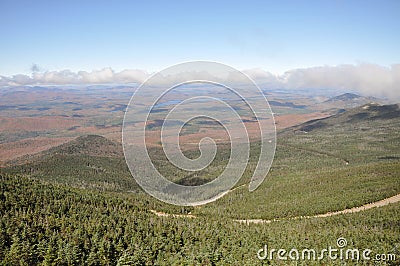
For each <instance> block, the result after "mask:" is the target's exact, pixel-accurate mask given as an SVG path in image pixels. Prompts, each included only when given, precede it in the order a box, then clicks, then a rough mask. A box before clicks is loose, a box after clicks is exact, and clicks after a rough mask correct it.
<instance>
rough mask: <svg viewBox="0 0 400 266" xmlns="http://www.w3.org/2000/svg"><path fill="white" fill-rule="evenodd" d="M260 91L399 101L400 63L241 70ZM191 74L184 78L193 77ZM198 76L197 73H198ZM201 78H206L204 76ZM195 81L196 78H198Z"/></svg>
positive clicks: (11, 81)
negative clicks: (324, 91)
mask: <svg viewBox="0 0 400 266" xmlns="http://www.w3.org/2000/svg"><path fill="white" fill-rule="evenodd" d="M243 72H244V73H245V74H247V75H248V76H249V77H251V78H252V79H253V80H255V81H256V82H257V83H258V84H259V85H260V86H262V87H263V88H282V89H284V88H286V89H298V88H299V89H314V88H318V89H321V88H329V89H341V90H343V89H345V90H346V89H347V90H352V91H357V92H359V93H360V94H363V95H370V96H385V97H388V98H396V99H400V64H397V65H392V66H391V67H383V66H379V65H375V64H367V63H363V64H358V65H338V66H320V67H312V68H304V69H293V70H290V71H287V72H285V73H284V74H282V75H274V74H271V73H270V72H267V71H264V70H262V69H248V70H244V71H243ZM192 74H193V73H191V72H190V71H189V72H188V73H185V74H184V75H185V77H187V78H190V77H192ZM197 74H199V73H197ZM200 74H203V75H202V76H204V77H202V78H206V77H207V75H206V74H207V73H200ZM147 77H149V74H148V73H147V72H146V71H144V70H138V69H136V70H131V69H127V70H123V71H121V72H115V71H114V70H113V69H111V68H104V69H101V70H94V71H91V72H87V71H79V72H72V71H70V70H62V71H46V72H34V73H32V75H30V76H28V75H14V76H12V77H5V76H0V86H14V85H37V84H103V83H141V82H143V81H144V80H145V79H146V78H147ZM197 78H198V77H197Z"/></svg>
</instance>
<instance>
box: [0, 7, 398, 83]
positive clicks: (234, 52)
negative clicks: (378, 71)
mask: <svg viewBox="0 0 400 266" xmlns="http://www.w3.org/2000/svg"><path fill="white" fill-rule="evenodd" d="M0 32H1V35H2V38H1V41H0V62H1V63H0V75H3V76H10V75H14V74H19V73H22V74H29V73H30V72H31V70H30V68H31V66H32V64H37V65H38V66H39V67H40V70H41V71H53V70H63V69H69V70H71V71H79V70H85V71H91V70H93V69H102V68H104V67H111V68H112V69H114V70H116V71H121V70H123V69H144V70H147V71H150V72H151V71H157V70H161V69H163V68H165V67H167V66H169V65H172V64H175V63H179V62H182V61H190V60H212V61H218V62H222V63H226V64H229V65H232V66H233V67H236V68H239V69H248V68H262V69H265V70H267V71H269V72H272V73H282V72H284V71H286V70H290V69H294V68H304V67H311V66H321V65H339V64H356V63H360V62H369V63H374V64H379V65H383V66H390V65H392V64H396V63H400V52H399V50H400V49H399V47H400V34H399V32H400V1H18V0H11V1H9V0H1V1H0Z"/></svg>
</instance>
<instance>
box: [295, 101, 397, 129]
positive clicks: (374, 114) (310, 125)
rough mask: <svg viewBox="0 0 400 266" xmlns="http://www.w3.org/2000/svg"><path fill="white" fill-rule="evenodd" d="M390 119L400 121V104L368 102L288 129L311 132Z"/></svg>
mask: <svg viewBox="0 0 400 266" xmlns="http://www.w3.org/2000/svg"><path fill="white" fill-rule="evenodd" d="M350 97H352V96H350ZM389 119H393V120H396V121H399V122H400V108H399V105H397V104H390V105H381V104H378V103H368V104H364V105H361V106H359V107H356V108H353V109H350V110H347V111H346V110H344V111H342V112H340V113H338V114H336V115H333V116H329V117H325V118H321V119H314V120H310V121H308V122H305V123H303V124H300V125H297V126H294V127H291V128H288V129H287V130H288V131H295V132H296V131H301V132H310V131H313V130H316V129H322V128H327V127H330V126H335V125H345V124H357V123H362V122H371V121H377V120H389Z"/></svg>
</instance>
